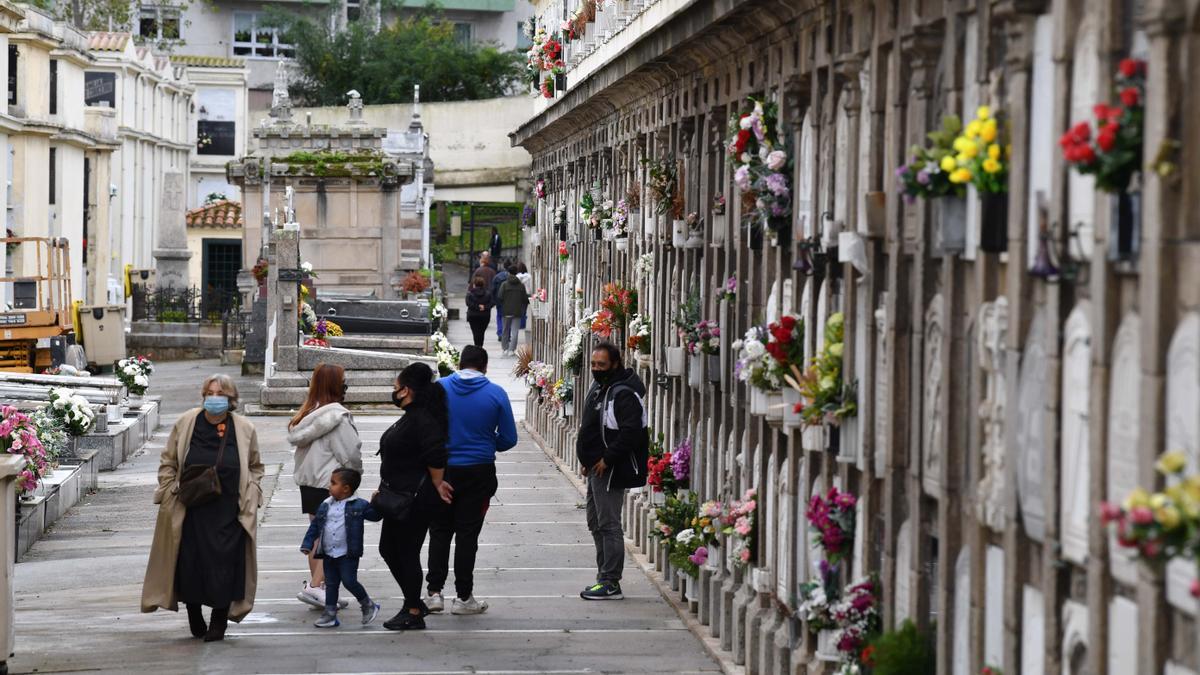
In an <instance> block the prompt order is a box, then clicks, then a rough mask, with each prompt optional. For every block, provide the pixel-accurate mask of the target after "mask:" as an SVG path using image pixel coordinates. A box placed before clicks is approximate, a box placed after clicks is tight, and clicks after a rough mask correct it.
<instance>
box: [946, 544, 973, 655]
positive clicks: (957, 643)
mask: <svg viewBox="0 0 1200 675" xmlns="http://www.w3.org/2000/svg"><path fill="white" fill-rule="evenodd" d="M953 626H954V661H953V667H952V668H951V671H950V672H951V674H952V675H972V673H971V550H970V549H969V548H967V547H965V546H964V547H963V549H962V550H961V551H959V552H958V559H957V560H955V561H954V623H953Z"/></svg>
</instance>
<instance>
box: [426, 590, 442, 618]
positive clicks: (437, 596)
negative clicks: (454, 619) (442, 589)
mask: <svg viewBox="0 0 1200 675" xmlns="http://www.w3.org/2000/svg"><path fill="white" fill-rule="evenodd" d="M425 606H426V607H428V608H429V611H430V612H431V613H433V614H437V613H438V612H441V611H443V610H445V609H446V601H445V600H444V599H443V598H442V594H441V593H430V594H429V597H428V598H425Z"/></svg>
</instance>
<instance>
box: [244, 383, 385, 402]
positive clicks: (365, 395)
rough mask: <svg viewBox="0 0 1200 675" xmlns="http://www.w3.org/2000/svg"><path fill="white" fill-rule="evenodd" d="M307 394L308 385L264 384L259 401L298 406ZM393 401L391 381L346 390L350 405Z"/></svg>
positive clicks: (352, 386) (353, 386) (347, 400)
mask: <svg viewBox="0 0 1200 675" xmlns="http://www.w3.org/2000/svg"><path fill="white" fill-rule="evenodd" d="M307 395H308V388H307V387H273V386H270V385H263V387H262V389H261V390H260V391H259V401H260V403H261V405H263V406H264V407H268V408H278V407H287V408H298V407H299V406H300V405H301V404H302V403H304V397H305V396H307ZM391 402H392V385H391V383H390V382H389V383H388V384H387V385H383V386H380V385H370V386H355V385H353V384H352V385H350V388H349V389H347V390H346V400H345V403H347V404H349V405H353V404H363V405H372V404H374V405H384V404H391Z"/></svg>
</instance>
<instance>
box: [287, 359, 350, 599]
mask: <svg viewBox="0 0 1200 675" xmlns="http://www.w3.org/2000/svg"><path fill="white" fill-rule="evenodd" d="M346 389H347V387H346V371H345V369H343V368H342V367H341V366H337V365H333V364H329V363H323V364H321V365H319V366H317V368H316V370H314V371H313V375H312V380H311V381H310V382H309V384H308V396H307V397H306V398H305V399H304V405H302V406H300V411H299V412H297V413H296V416H295V417H293V418H292V421H291V422H290V423H289V424H288V443H291V444H292V445H294V446H295V447H296V456H295V468H294V469H293V470H292V479H293V480H295V481H296V485H299V486H300V510H301V511H303V512H304V513H307V514H308V518H309V520H310V521H311V520H313V518H314V517H315V516H316V513H317V509H318V508H319V507H320V506H321V503H322V502H324V501H325V500H326V499H327V498H328V497H329V489H328V486H329V479H330V477H332V476H333V472H334V470H335V469H339V468H347V469H354V470H355V471H358V472H360V473H361V472H362V440H361V439H360V438H359V436H358V429H357V428H356V427H355V426H354V417H353V416H352V415H351V414H350V411H349V410H347V409H346V408H345V406H343V405H342V401H343V400H345V398H346ZM318 536H320V532H318ZM308 570H309V574H310V575H311V582H305V584H304V588H303V589H301V590H300V592H299V593H298V594H296V598H297V599H298V600H300V601H301V602H303V603H305V604H308V605H311V606H312V607H315V608H317V609H324V608H325V606H326V602H325V590H324V588H323V585H324V583H325V575H324V568H323V566H322V564H321V561H320V560H318V559H316V558H315V557H313V556H312V555H309V557H308ZM347 604H349V603H347V602H346V601H342V606H343V607H345V606H346V605H347Z"/></svg>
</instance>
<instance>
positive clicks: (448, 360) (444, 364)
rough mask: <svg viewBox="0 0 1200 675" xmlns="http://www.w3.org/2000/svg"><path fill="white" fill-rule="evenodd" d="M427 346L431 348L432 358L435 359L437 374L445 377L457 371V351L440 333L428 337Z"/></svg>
mask: <svg viewBox="0 0 1200 675" xmlns="http://www.w3.org/2000/svg"><path fill="white" fill-rule="evenodd" d="M429 345H430V346H431V347H433V356H434V358H436V359H437V367H438V374H439V375H441V376H442V377H447V376H449V375H450V374H451V373H453V372H454V371H456V370H458V356H459V355H458V349H456V348H455V347H454V345H452V344H450V339H449V338H447V337H446V336H445V334H443V333H442V332H441V331H438V332H436V333H434V334H433V335H430V336H429Z"/></svg>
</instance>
